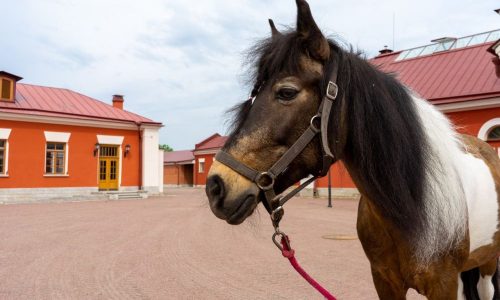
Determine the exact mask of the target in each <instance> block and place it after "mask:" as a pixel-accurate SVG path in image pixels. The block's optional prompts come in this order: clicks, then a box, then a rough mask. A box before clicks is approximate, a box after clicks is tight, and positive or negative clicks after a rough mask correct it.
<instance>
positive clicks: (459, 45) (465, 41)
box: [453, 36, 471, 49]
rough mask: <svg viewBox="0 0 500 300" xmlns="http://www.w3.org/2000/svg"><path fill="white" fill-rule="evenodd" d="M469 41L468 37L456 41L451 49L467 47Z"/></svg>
mask: <svg viewBox="0 0 500 300" xmlns="http://www.w3.org/2000/svg"><path fill="white" fill-rule="evenodd" d="M470 39H471V37H470V36H469V37H464V38H461V39H458V40H457V42H456V43H455V45H454V46H453V49H457V48H463V47H467V45H468V44H469V41H470Z"/></svg>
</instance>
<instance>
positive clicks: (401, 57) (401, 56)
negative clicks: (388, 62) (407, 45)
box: [396, 50, 410, 61]
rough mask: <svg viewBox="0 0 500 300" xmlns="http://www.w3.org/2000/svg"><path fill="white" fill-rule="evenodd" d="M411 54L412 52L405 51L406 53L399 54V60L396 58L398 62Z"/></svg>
mask: <svg viewBox="0 0 500 300" xmlns="http://www.w3.org/2000/svg"><path fill="white" fill-rule="evenodd" d="M409 52H410V51H408V50H405V51H403V52H401V53H399V56H398V58H396V61H398V60H403V59H405V58H406V56H407V55H408V53H409Z"/></svg>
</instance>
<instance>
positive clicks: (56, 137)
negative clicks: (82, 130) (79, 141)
mask: <svg viewBox="0 0 500 300" xmlns="http://www.w3.org/2000/svg"><path fill="white" fill-rule="evenodd" d="M43 133H44V134H45V141H47V142H57V143H68V141H69V138H70V136H71V133H69V132H52V131H44V132H43Z"/></svg>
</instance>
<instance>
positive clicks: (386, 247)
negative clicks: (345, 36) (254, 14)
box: [206, 0, 500, 300]
mask: <svg viewBox="0 0 500 300" xmlns="http://www.w3.org/2000/svg"><path fill="white" fill-rule="evenodd" d="M296 1H297V7H298V16H297V30H296V31H289V32H286V33H284V34H282V33H280V32H279V31H277V29H276V28H275V27H274V24H273V22H270V23H271V27H272V38H271V39H268V40H266V41H265V42H264V43H262V44H260V45H257V46H256V48H255V49H254V52H253V53H254V56H255V58H256V61H255V72H254V73H255V74H254V80H255V86H254V90H253V92H252V95H253V96H256V97H255V98H254V99H251V100H247V101H245V102H244V103H242V104H241V105H240V106H238V107H237V108H236V110H235V111H236V117H237V118H236V122H235V123H234V126H233V131H232V133H231V134H230V136H229V139H228V142H227V143H226V145H225V146H224V148H223V151H224V152H225V153H227V155H229V156H231V157H232V158H233V159H234V160H237V161H239V162H241V163H242V164H244V165H246V166H247V167H250V168H251V169H253V170H258V171H259V172H263V171H265V170H269V169H270V167H271V166H272V165H273V164H274V163H275V162H276V161H278V160H279V159H280V157H282V156H284V153H286V151H287V150H288V149H290V148H291V145H293V144H294V143H295V141H296V140H297V139H298V138H299V137H300V136H301V134H302V133H303V132H304V131H305V130H306V129H307V128H308V126H310V122H311V117H312V116H314V115H315V114H316V113H317V112H318V108H319V106H320V102H321V101H320V100H321V99H322V98H323V96H324V94H325V86H326V85H327V84H328V78H330V73H332V70H338V74H339V75H338V93H339V97H337V98H336V100H335V103H334V106H333V108H332V111H331V114H330V121H328V122H327V123H328V124H322V125H327V128H328V144H329V147H330V149H332V150H333V152H334V155H335V157H336V159H338V160H342V161H343V162H344V164H345V165H346V167H347V169H348V171H349V173H350V175H351V177H352V178H353V180H354V182H355V183H356V186H357V187H358V189H359V191H360V193H361V195H362V197H361V200H360V203H359V212H358V221H357V230H358V235H359V238H360V241H361V243H362V245H363V249H364V251H365V253H366V255H367V257H368V259H369V261H370V265H371V271H372V275H373V281H374V284H375V287H376V289H377V292H378V295H379V297H380V298H381V299H404V298H405V296H406V292H407V290H408V289H409V288H414V289H416V290H417V291H418V292H419V293H421V294H423V295H425V296H427V297H428V298H429V299H457V298H459V299H461V298H463V297H464V293H463V292H464V291H465V292H467V293H466V294H467V295H469V296H470V297H474V295H475V294H476V293H477V294H478V295H479V296H480V298H481V299H482V300H483V299H491V298H492V297H493V293H494V285H493V283H492V281H491V280H492V278H493V274H494V273H495V272H496V270H497V260H498V255H499V253H500V232H499V230H498V227H499V220H500V215H499V214H500V212H499V195H500V159H499V158H498V155H497V154H496V153H495V151H494V150H493V149H492V148H491V147H490V146H489V145H488V144H486V143H484V142H482V141H480V140H478V139H476V138H473V137H470V136H465V135H463V136H462V135H459V134H457V133H456V131H455V130H454V128H453V126H452V125H451V124H450V122H449V121H448V119H447V118H446V117H445V116H444V115H443V114H442V113H440V112H439V111H438V110H437V109H436V108H435V107H433V106H432V105H430V104H429V103H427V102H426V101H425V100H422V99H420V98H419V97H418V96H416V95H414V94H412V92H411V91H409V90H408V89H407V88H406V87H404V86H403V85H402V84H401V83H399V82H398V81H397V80H396V79H395V78H394V77H393V76H391V75H388V74H385V73H383V72H381V71H380V70H378V69H377V68H376V67H374V66H372V65H370V64H369V63H368V62H366V61H365V60H364V59H362V58H360V57H359V56H358V55H356V54H355V53H352V52H346V51H344V50H343V49H342V48H341V47H339V46H338V45H337V44H336V43H335V42H334V41H331V40H327V39H326V38H325V37H324V36H323V35H322V33H321V31H320V30H319V28H318V27H317V25H316V23H315V22H314V19H313V18H312V14H311V12H310V9H309V6H308V4H307V3H306V2H305V1H304V0H296ZM334 66H335V67H334ZM335 72H336V71H335ZM325 80H326V81H325ZM323 132H325V131H323ZM322 143H323V142H322V140H321V139H320V138H316V139H314V140H312V142H311V143H309V144H308V145H307V146H306V147H305V148H304V149H303V150H302V151H301V153H300V154H298V155H297V156H296V157H295V159H294V160H293V161H292V162H291V163H290V164H289V165H288V167H287V168H285V169H284V170H283V172H282V173H280V174H278V176H277V177H276V178H272V182H273V189H274V192H276V193H280V192H283V191H284V190H286V189H287V188H288V187H290V186H291V185H293V184H294V183H295V182H297V181H298V180H300V179H301V178H304V177H307V176H308V175H309V174H314V173H315V171H317V170H320V169H321V167H322V159H321V158H322V154H321V153H322V151H321V149H322V147H321V146H322V145H323V144H322ZM206 193H207V196H208V198H209V200H210V208H211V209H212V211H213V212H214V214H215V215H216V216H217V217H219V218H221V219H224V220H226V221H227V222H228V223H229V224H240V223H241V222H243V221H244V220H245V219H246V218H247V217H248V216H249V215H251V214H252V213H253V211H254V209H255V207H256V206H257V204H258V202H262V201H263V199H265V198H264V192H263V191H262V188H260V187H258V185H256V183H255V182H252V181H251V180H249V179H248V178H247V177H245V176H241V174H239V173H238V172H237V171H235V170H234V169H232V168H230V167H228V166H227V165H225V164H224V163H221V162H219V161H214V163H213V165H212V167H211V169H210V173H209V177H208V180H207V185H206ZM477 270H478V271H479V273H480V276H479V281H478V283H477V284H476V282H475V281H474V280H471V278H472V277H471V276H472V275H473V274H472V273H469V272H473V271H474V272H475V271H477ZM461 274H462V279H463V280H460V279H461ZM495 282H496V281H495ZM496 288H498V287H496ZM474 289H477V292H476V291H473V290H474Z"/></svg>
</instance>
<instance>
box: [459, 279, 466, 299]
mask: <svg viewBox="0 0 500 300" xmlns="http://www.w3.org/2000/svg"><path fill="white" fill-rule="evenodd" d="M457 300H465V294H464V283H463V282H462V278H461V277H460V274H458V291H457Z"/></svg>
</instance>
